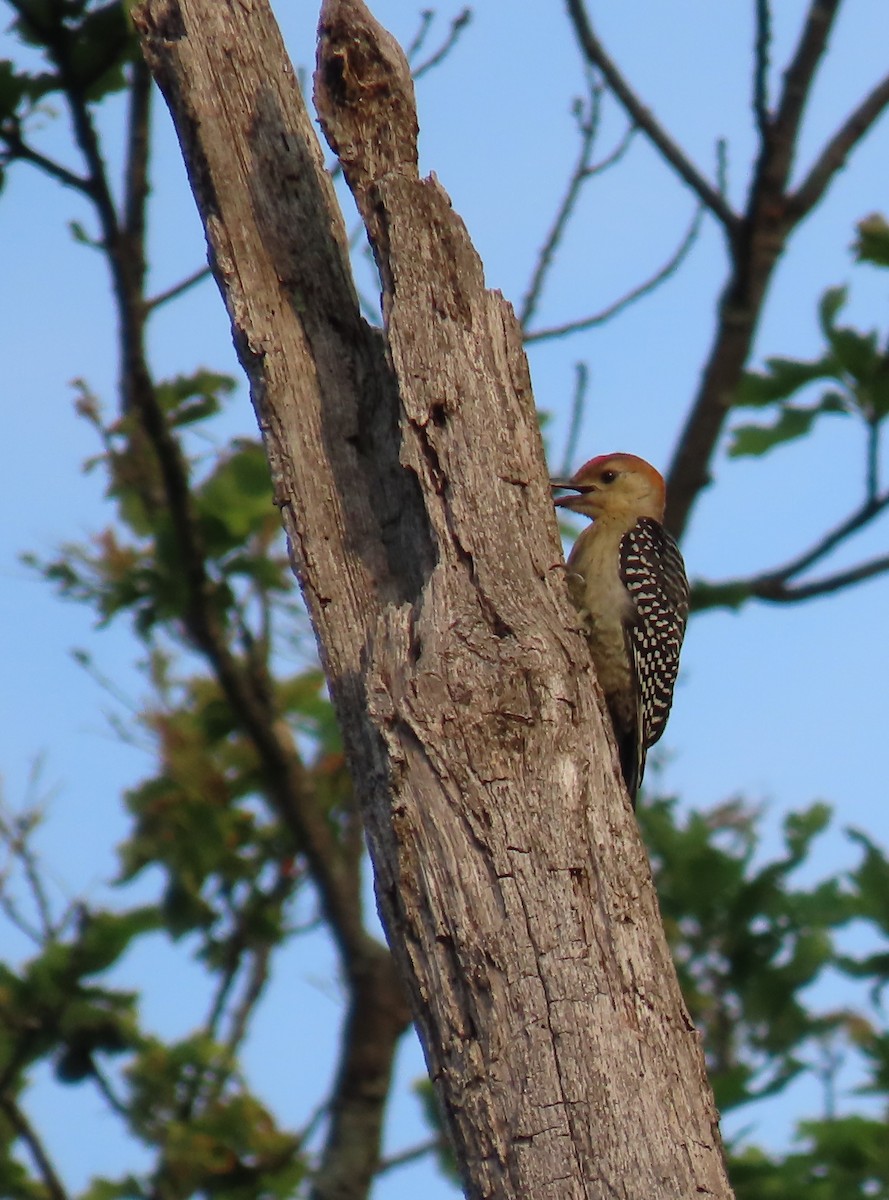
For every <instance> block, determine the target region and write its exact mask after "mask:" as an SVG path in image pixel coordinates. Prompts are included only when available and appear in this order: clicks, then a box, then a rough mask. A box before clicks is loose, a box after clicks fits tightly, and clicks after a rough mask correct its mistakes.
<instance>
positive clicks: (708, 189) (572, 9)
mask: <svg viewBox="0 0 889 1200" xmlns="http://www.w3.org/2000/svg"><path fill="white" fill-rule="evenodd" d="M567 6H568V15H569V17H570V18H571V23H572V25H573V26H574V31H575V34H576V36H577V40H578V43H579V44H580V48H581V50H582V51H583V53H584V55H585V57H586V59H587V61H588V62H589V63H590V64H591V65H592V66H594V67H597V68H598V69H599V70H600V71H601V72H602V74H603V75H604V77H605V81H606V83H607V84H608V86H609V87H610V88H611V91H612V92H613V93H614V95H615V97H616V98H617V99H618V101H619V102H620V103H621V104H622V105H623V107H624V109H625V110H626V112H627V114H628V115H629V117H630V120H631V121H632V123H633V124H634V125H638V126H639V128H640V129H641V130H642V132H643V133H644V134H645V136H646V137H647V138H648V139H649V141H650V142H651V143H652V145H653V146H654V147H655V148H656V149H657V150H658V152H659V153H660V154H661V156H662V157H663V158H664V159H666V161H667V162H668V163H669V165H670V166H671V167H672V168H673V170H674V171H675V172H676V173H677V175H679V177H680V178H681V179H682V180H683V182H684V183H686V184H687V185H688V187H690V188H691V189H692V191H693V192H694V193H695V194H696V195H697V197H698V199H699V200H700V201H701V203H702V204H703V205H704V206H705V208H707V209H709V210H710V212H712V213H713V215H714V216H715V217H716V218H717V220H718V221H720V223H721V224H722V225H723V226H724V227H725V229H726V230H727V231H728V233H729V234H734V232H735V230H736V229H737V227H738V224H739V218H738V217H737V215H736V214H735V213H734V212H733V211H732V209H731V208H730V207H729V205H728V203H727V201H726V200H725V197H724V196H721V195H720V194H719V192H718V190H717V189H716V188H714V187H713V185H712V184H711V183H710V182H709V180H707V179H705V178H704V176H703V175H702V174H701V172H700V171H699V170H698V169H697V167H696V166H695V165H694V164H693V163H692V161H691V159H689V157H688V156H687V155H686V154H685V152H684V151H683V150H682V149H681V148H680V147H679V146H678V145H677V143H676V142H674V141H673V139H672V138H671V137H670V135H669V134H668V133H667V131H666V130H665V129H664V128H663V127H662V126H661V125H660V124H659V123H658V121H657V120H656V119H655V117H654V115H653V114H652V112H651V110H650V109H649V108H646V107H645V105H644V104H643V103H642V101H641V100H640V99H639V97H638V96H637V95H636V93H635V92H634V91H633V90H632V88H631V87H630V86H629V84H628V83H627V81H626V80H625V79H624V77H623V75H622V74H621V73H620V71H619V70H618V68H617V66H616V64H615V63H614V61H613V60H612V59H611V57H610V56H609V55H608V53H607V52H606V50H605V47H604V46H603V45H602V43H601V42H600V41H599V39H598V37H597V36H596V34H595V33H594V32H593V27H592V24H591V23H590V19H589V16H588V15H587V12H586V8H585V7H584V3H583V0H567Z"/></svg>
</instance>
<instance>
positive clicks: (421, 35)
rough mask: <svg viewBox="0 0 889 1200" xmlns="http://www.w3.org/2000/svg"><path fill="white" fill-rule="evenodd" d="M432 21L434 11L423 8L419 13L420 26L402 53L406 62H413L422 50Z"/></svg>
mask: <svg viewBox="0 0 889 1200" xmlns="http://www.w3.org/2000/svg"><path fill="white" fill-rule="evenodd" d="M434 20H435V10H434V9H432V8H424V9H423V11H422V12H421V13H420V24H419V25H418V26H417V32H416V33H415V34H414V36H413V37H412V38H411V40H410V42H409V43H408V45H407V48H406V49H405V52H404V54H405V58H406V59H407V61H408V62H413V61H414V59H415V58H416V57H417V55H418V54H419V53H420V51H421V50H422V49H423V46H424V44H425V42H426V38H427V37H428V35H429V30H430V29H431V28H432V23H433V21H434Z"/></svg>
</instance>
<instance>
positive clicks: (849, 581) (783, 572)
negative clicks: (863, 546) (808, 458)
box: [692, 492, 889, 609]
mask: <svg viewBox="0 0 889 1200" xmlns="http://www.w3.org/2000/svg"><path fill="white" fill-rule="evenodd" d="M887 509H889V492H884V493H883V494H882V495H876V496H873V497H871V496H870V495H869V496H868V498H867V500H866V501H865V503H864V504H862V505H861V507H860V508H858V509H856V511H855V512H854V513H852V514H851V515H850V516H849V517H847V518H846V520H845V521H842V522H841V523H840V524H839V525H837V526H835V528H833V529H832V530H830V531H829V532H828V533H826V534H825V535H824V537H822V538H819V540H818V541H817V542H816V543H815V545H814V546H812V547H811V548H810V549H808V550H806V551H805V552H804V553H803V554H800V555H798V556H797V557H796V558H794V559H791V561H790V562H788V563H785V564H784V566H783V567H778V568H776V569H775V570H772V571H764V572H763V573H762V574H760V575H754V576H751V577H749V578H747V579H731V580H726V581H725V582H723V583H707V582H705V581H696V582H695V584H694V587H693V589H692V603H693V605H694V607H695V608H697V609H704V608H722V607H727V608H737V607H739V606H740V605H741V604H743V603H744V602H745V601H746V600H750V599H757V600H770V601H774V602H780V603H787V602H793V601H798V600H810V599H812V598H813V597H815V596H824V595H828V594H829V593H830V592H836V591H839V590H841V589H842V588H843V587H850V586H851V585H853V584H856V583H861V582H863V581H864V580H866V579H871V578H873V577H874V576H876V575H881V574H883V573H884V572H885V571H887V570H889V556H887V557H880V558H876V559H872V560H870V561H868V562H866V563H862V564H860V565H859V566H857V567H852V568H850V569H849V570H846V571H839V572H837V573H836V574H833V575H829V576H826V577H825V578H822V579H819V580H813V581H812V582H810V583H801V584H797V585H796V586H793V587H791V586H788V585H789V584H790V583H791V581H792V580H793V579H796V577H797V576H799V575H802V574H803V572H804V571H807V570H808V569H809V568H810V567H813V566H815V564H816V563H818V562H821V560H822V559H824V558H826V557H827V555H829V554H830V553H831V552H832V551H833V550H836V549H837V547H838V546H840V545H842V544H843V543H844V542H846V541H847V540H848V539H849V538H851V537H852V536H853V535H854V534H856V533H859V532H860V531H861V530H862V529H864V528H866V527H867V526H868V525H870V524H871V523H872V522H873V521H874V520H876V518H877V517H878V516H880V515H881V514H882V513H883V512H885V511H886V510H887Z"/></svg>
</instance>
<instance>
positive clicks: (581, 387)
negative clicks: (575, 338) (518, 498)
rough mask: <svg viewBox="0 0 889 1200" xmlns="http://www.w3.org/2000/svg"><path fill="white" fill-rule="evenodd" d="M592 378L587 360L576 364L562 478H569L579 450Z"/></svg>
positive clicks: (560, 475) (561, 471) (561, 472)
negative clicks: (588, 388) (578, 443)
mask: <svg viewBox="0 0 889 1200" xmlns="http://www.w3.org/2000/svg"><path fill="white" fill-rule="evenodd" d="M589 380H590V370H589V367H588V366H587V364H586V363H585V362H579V363H575V364H574V395H573V397H572V399H571V419H570V420H569V422H568V433H567V436H566V437H565V450H564V452H563V454H562V466H561V469H560V471H559V478H560V479H567V478H568V476H569V475H570V474H571V464H572V463H573V462H574V455H575V453H576V452H577V442H578V439H579V437H580V428H581V425H582V423H583V414H584V409H585V408H586V397H587V387H588V385H589Z"/></svg>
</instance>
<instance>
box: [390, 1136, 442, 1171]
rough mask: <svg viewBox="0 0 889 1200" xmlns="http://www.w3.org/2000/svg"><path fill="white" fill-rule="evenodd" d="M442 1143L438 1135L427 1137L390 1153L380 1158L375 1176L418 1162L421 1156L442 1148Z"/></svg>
mask: <svg viewBox="0 0 889 1200" xmlns="http://www.w3.org/2000/svg"><path fill="white" fill-rule="evenodd" d="M443 1145H444V1143H443V1142H442V1139H441V1138H440V1137H431V1138H428V1139H427V1140H426V1141H425V1142H420V1143H418V1145H416V1146H410V1147H409V1148H408V1149H407V1150H400V1151H399V1152H398V1153H397V1154H390V1155H389V1157H388V1158H384V1159H382V1161H381V1162H380V1165H379V1166H378V1167H377V1169H376V1176H377V1178H378V1179H379V1177H380V1176H381V1175H387V1174H389V1172H390V1171H396V1170H397V1169H398V1168H399V1167H407V1166H410V1164H411V1163H414V1162H418V1161H419V1160H420V1159H421V1158H426V1157H428V1155H430V1154H435V1153H437V1152H439V1151H441V1149H442V1148H443Z"/></svg>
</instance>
